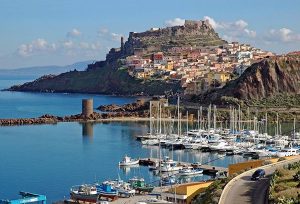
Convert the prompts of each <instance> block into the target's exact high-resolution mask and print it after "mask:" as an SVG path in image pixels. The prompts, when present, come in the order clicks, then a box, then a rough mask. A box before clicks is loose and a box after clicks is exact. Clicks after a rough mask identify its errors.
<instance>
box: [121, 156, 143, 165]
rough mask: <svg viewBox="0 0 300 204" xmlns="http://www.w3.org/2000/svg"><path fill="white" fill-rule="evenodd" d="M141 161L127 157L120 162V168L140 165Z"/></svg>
mask: <svg viewBox="0 0 300 204" xmlns="http://www.w3.org/2000/svg"><path fill="white" fill-rule="evenodd" d="M139 161H140V160H139V159H132V158H131V157H129V156H127V155H126V156H125V157H124V158H123V160H122V161H121V162H119V166H131V165H136V164H139Z"/></svg>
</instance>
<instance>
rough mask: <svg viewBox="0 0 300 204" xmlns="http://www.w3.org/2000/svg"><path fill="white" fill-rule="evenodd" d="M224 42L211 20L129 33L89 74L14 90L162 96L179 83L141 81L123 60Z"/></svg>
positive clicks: (45, 79)
mask: <svg viewBox="0 0 300 204" xmlns="http://www.w3.org/2000/svg"><path fill="white" fill-rule="evenodd" d="M226 43H227V42H226V41H224V40H222V39H221V38H220V37H219V36H218V34H217V33H216V32H215V31H214V29H213V28H212V27H211V25H210V24H209V23H208V21H186V22H185V25H183V26H174V27H167V28H162V29H151V30H149V31H146V32H141V33H133V32H131V33H130V34H129V38H128V40H127V41H126V42H125V43H124V42H123V38H122V39H121V46H120V48H112V49H111V50H110V51H109V53H108V54H107V56H106V60H105V61H99V62H96V63H93V64H90V65H88V69H87V70H86V71H71V72H66V73H63V74H60V75H58V76H54V75H50V76H44V77H41V78H39V79H37V80H35V81H33V82H30V83H26V84H23V85H20V86H13V87H11V88H10V89H8V90H11V91H38V92H81V93H104V94H118V95H139V94H143V95H157V94H158V95H161V94H165V93H166V92H177V91H178V90H180V82H179V81H175V82H174V81H162V80H147V81H143V80H137V79H135V78H133V77H131V76H129V75H128V73H127V72H126V71H123V70H119V69H118V68H120V64H119V60H120V59H124V58H125V57H127V56H130V55H135V54H139V55H149V54H152V53H153V52H155V51H167V49H169V48H172V47H178V46H180V47H181V46H187V47H197V46H220V45H224V44H226Z"/></svg>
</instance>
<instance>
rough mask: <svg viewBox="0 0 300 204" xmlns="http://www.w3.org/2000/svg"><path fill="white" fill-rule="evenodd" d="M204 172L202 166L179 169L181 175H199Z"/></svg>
mask: <svg viewBox="0 0 300 204" xmlns="http://www.w3.org/2000/svg"><path fill="white" fill-rule="evenodd" d="M202 173H203V169H201V168H196V169H193V168H184V169H181V170H179V175H180V176H192V175H198V174H202Z"/></svg>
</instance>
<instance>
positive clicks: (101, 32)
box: [98, 27, 109, 36]
mask: <svg viewBox="0 0 300 204" xmlns="http://www.w3.org/2000/svg"><path fill="white" fill-rule="evenodd" d="M108 32H109V30H108V28H105V27H103V28H100V29H99V31H98V34H99V35H100V36H101V35H105V34H107V33H108Z"/></svg>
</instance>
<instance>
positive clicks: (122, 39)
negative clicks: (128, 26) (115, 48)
mask: <svg viewBox="0 0 300 204" xmlns="http://www.w3.org/2000/svg"><path fill="white" fill-rule="evenodd" d="M121 53H122V54H124V37H123V36H121Z"/></svg>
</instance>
